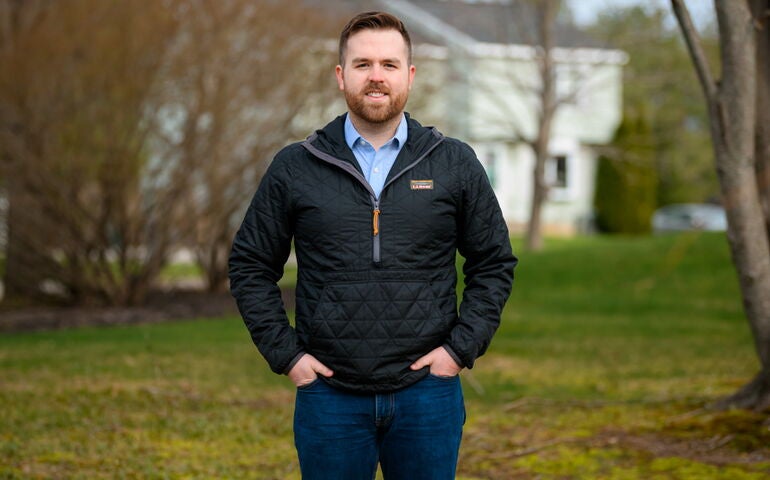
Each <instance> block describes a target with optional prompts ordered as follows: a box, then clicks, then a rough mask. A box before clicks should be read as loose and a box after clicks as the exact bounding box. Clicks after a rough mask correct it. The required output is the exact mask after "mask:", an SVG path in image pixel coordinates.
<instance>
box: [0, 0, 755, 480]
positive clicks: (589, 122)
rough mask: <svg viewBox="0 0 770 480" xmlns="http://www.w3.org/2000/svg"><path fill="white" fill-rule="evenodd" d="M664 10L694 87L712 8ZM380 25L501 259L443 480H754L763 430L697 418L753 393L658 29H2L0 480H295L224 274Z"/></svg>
mask: <svg viewBox="0 0 770 480" xmlns="http://www.w3.org/2000/svg"><path fill="white" fill-rule="evenodd" d="M684 3H685V4H686V5H687V6H688V7H689V9H690V13H691V14H692V18H693V20H694V22H695V27H696V28H697V31H698V33H699V36H700V45H702V48H703V52H704V55H705V57H706V58H707V59H708V60H709V61H710V62H711V65H712V66H714V67H715V73H716V74H718V73H719V70H720V61H719V42H720V37H719V31H718V29H717V23H716V18H715V14H714V6H713V4H712V3H711V2H706V1H700V0H689V1H687V2H684ZM760 3H761V1H760V2H754V4H756V5H759V4H760ZM768 8H770V7H768ZM383 9H384V10H387V11H390V12H392V13H394V14H396V15H397V16H399V17H400V18H401V19H402V20H404V22H405V24H406V26H407V28H408V29H409V31H410V33H411V34H412V39H413V43H414V46H415V51H414V63H415V65H416V67H417V75H416V79H415V85H414V88H413V90H412V92H411V95H410V99H409V103H408V105H407V111H408V112H410V114H411V115H412V116H413V117H414V118H416V119H417V120H419V121H420V122H421V123H423V124H424V125H435V126H437V127H438V128H439V129H440V130H441V131H442V132H444V133H445V134H447V135H450V136H455V137H459V138H461V139H462V140H464V141H466V142H467V143H469V144H470V145H471V146H472V147H473V149H474V150H475V152H476V154H477V155H478V157H479V160H480V161H481V162H482V164H483V165H484V167H485V169H486V171H487V173H488V177H489V180H490V183H491V184H492V186H493V188H494V189H495V192H496V194H497V197H498V200H499V202H500V205H501V207H502V210H503V213H504V215H505V218H506V221H507V223H508V225H509V227H510V230H511V233H512V240H511V241H512V244H513V246H514V251H515V252H516V253H517V255H518V256H519V257H520V260H521V263H520V265H519V267H518V268H517V270H516V283H515V285H514V291H513V294H512V296H511V299H510V301H509V302H508V304H507V306H506V308H505V310H504V312H503V318H502V324H501V327H500V330H499V331H498V333H497V335H496V337H495V339H494V341H493V343H492V345H491V347H490V349H489V352H488V353H487V355H486V356H485V357H483V358H482V359H480V361H479V362H478V364H477V366H476V367H475V368H474V369H473V370H472V371H464V372H463V374H462V375H463V385H464V388H465V395H466V405H467V409H468V413H469V416H468V422H467V424H466V426H465V433H464V438H463V447H462V450H461V460H460V466H459V474H458V475H459V478H464V479H515V478H521V479H528V478H560V479H561V478H613V479H614V478H617V479H637V478H638V479H648V478H661V479H668V478H688V479H689V478H693V479H704V478H717V479H721V478H724V479H761V478H768V477H767V476H768V475H770V447H769V445H770V420H768V411H767V409H766V408H765V409H764V410H762V409H761V408H759V409H753V410H752V409H747V410H740V411H739V410H719V409H713V408H712V406H713V405H714V403H715V402H717V401H718V400H719V399H721V398H724V397H725V396H726V395H729V394H731V393H734V392H735V391H736V390H737V389H739V388H740V387H741V386H742V385H744V384H746V382H747V381H749V380H750V379H751V378H752V377H753V376H754V375H755V374H756V373H757V371H759V370H761V371H764V372H766V371H767V368H765V369H764V370H762V365H761V364H759V363H758V361H757V351H756V344H757V342H758V341H761V338H760V337H755V336H753V335H752V333H753V331H752V329H751V328H750V324H749V322H747V321H746V315H745V313H744V309H743V307H744V304H743V303H742V297H741V291H740V288H739V282H738V277H737V276H736V272H735V269H734V267H733V264H732V262H731V256H730V250H729V248H728V241H727V236H726V234H725V230H726V228H727V222H726V218H725V209H724V208H723V205H722V198H721V196H720V187H719V182H718V180H717V173H716V171H717V170H716V168H715V160H716V159H715V154H714V149H713V148H712V144H711V136H710V130H709V117H708V110H707V105H706V103H705V101H704V96H703V92H702V89H701V86H700V85H699V83H698V78H697V77H696V74H695V70H694V68H693V63H692V60H691V59H690V56H689V54H688V51H687V48H686V45H685V42H684V41H683V38H682V33H681V31H680V29H679V26H678V25H677V20H676V18H675V17H674V14H673V11H672V7H671V3H670V2H668V1H663V0H657V1H641V0H563V1H558V0H409V1H406V0H388V1H376V0H371V1H368V0H360V1H357V0H122V1H105V0H0V272H2V288H0V291H1V292H2V301H1V302H0V403H2V404H3V406H4V407H3V409H2V410H3V412H2V414H0V478H14V479H15V478H260V479H262V478H299V472H298V468H297V464H296V457H295V454H294V450H293V447H292V439H291V416H292V402H293V388H292V387H291V386H290V385H289V382H288V381H287V380H286V379H285V378H283V377H280V376H276V375H274V374H272V373H271V372H270V371H269V369H268V367H267V365H266V364H265V363H264V361H263V360H262V359H261V357H259V355H258V353H257V351H256V350H255V349H254V347H253V345H252V344H251V340H250V338H249V335H248V332H247V331H246V329H245V328H244V326H243V323H242V321H241V319H240V317H239V315H238V314H237V312H236V310H235V305H234V302H233V300H232V299H231V298H230V296H229V293H228V281H227V257H228V254H229V250H230V247H231V242H232V238H233V236H234V234H235V231H236V229H237V228H238V226H239V225H240V222H241V220H242V218H243V215H244V213H245V210H246V207H247V205H248V202H249V201H250V199H251V197H252V195H253V193H254V192H255V190H256V188H257V186H258V185H259V182H260V179H261V176H262V174H263V173H264V171H265V169H266V168H267V166H268V165H269V163H270V161H271V159H272V158H273V156H274V154H275V153H276V152H277V151H278V150H279V149H280V148H281V147H283V146H284V145H286V144H288V143H290V142H295V141H300V140H303V139H304V138H305V137H307V136H308V135H310V134H311V133H312V132H313V130H314V129H316V128H320V127H322V126H323V125H325V124H326V123H327V122H328V121H330V120H331V119H332V118H334V117H335V116H337V115H339V114H342V113H344V112H345V110H346V106H345V103H344V99H343V98H342V96H341V94H340V92H338V90H337V85H336V82H335V79H334V74H333V70H334V66H335V64H336V63H337V38H338V35H339V32H340V30H341V28H342V27H343V26H344V24H345V23H346V22H347V20H348V19H349V18H351V17H352V16H353V15H354V14H356V13H358V12H361V11H366V10H383ZM758 18H766V16H765V17H758ZM758 22H759V20H758ZM760 23H761V22H760ZM760 23H758V24H757V25H759V24H760ZM757 28H759V27H757ZM763 31H764V32H767V29H765V30H763ZM717 76H718V75H717ZM768 78H770V76H768ZM769 171H770V170H769ZM767 183H768V185H770V182H767ZM461 265H462V259H458V272H459V274H460V276H462V270H461ZM296 268H297V267H296V262H295V261H294V260H293V259H290V260H289V262H288V264H287V266H286V271H285V275H284V278H283V279H282V280H281V282H280V286H281V288H282V294H283V299H284V304H285V307H286V311H287V314H288V317H289V319H290V321H293V302H294V298H293V297H294V282H295V278H296ZM460 283H462V282H460ZM458 288H459V289H460V290H462V285H460V286H459V287H458ZM169 320H174V321H173V322H172V321H169ZM756 331H759V330H756ZM757 339H760V340H757ZM768 386H769V387H768V389H766V390H765V394H767V392H768V391H770V381H769V382H768ZM768 398H770V397H768ZM759 404H761V402H760V403H759ZM765 406H766V405H765Z"/></svg>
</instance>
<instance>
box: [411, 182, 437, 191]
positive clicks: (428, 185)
mask: <svg viewBox="0 0 770 480" xmlns="http://www.w3.org/2000/svg"><path fill="white" fill-rule="evenodd" d="M411 187H412V190H433V180H412V181H411Z"/></svg>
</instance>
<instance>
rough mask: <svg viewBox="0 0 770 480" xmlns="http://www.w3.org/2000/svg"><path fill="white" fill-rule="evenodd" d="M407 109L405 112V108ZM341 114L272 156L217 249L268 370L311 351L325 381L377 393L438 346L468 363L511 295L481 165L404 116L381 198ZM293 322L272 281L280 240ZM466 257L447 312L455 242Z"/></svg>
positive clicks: (414, 374)
mask: <svg viewBox="0 0 770 480" xmlns="http://www.w3.org/2000/svg"><path fill="white" fill-rule="evenodd" d="M407 118H408V117H407ZM343 124H344V116H340V117H338V118H337V119H335V120H334V121H332V122H331V123H330V124H329V125H327V126H326V127H325V128H324V129H323V130H319V131H318V132H316V133H315V134H314V135H312V136H311V137H309V138H308V139H307V140H306V141H305V142H302V143H297V144H293V145H290V146H288V147H286V148H284V149H283V150H282V151H281V152H279V153H278V155H277V156H276V157H275V159H274V160H273V162H272V163H271V165H270V167H269V168H268V171H267V173H266V174H265V176H264V178H263V179H262V182H261V184H260V186H259V189H258V190H257V193H256V194H255V195H254V198H253V199H252V201H251V205H250V206H249V208H248V211H247V212H246V217H245V219H244V221H243V224H242V225H241V228H240V229H239V231H238V233H237V234H236V237H235V241H234V243H233V249H232V253H231V255H230V287H231V290H232V293H233V296H234V297H235V299H236V300H237V303H238V308H239V309H240V312H241V315H242V316H243V319H244V321H245V323H246V326H247V327H248V329H249V331H250V332H251V336H252V339H253V340H254V343H255V344H256V345H257V347H258V348H259V351H260V352H261V353H262V355H264V357H265V358H266V360H267V362H268V363H269V364H270V367H271V368H272V370H273V371H275V372H277V373H286V372H288V371H289V370H290V369H291V367H292V366H293V365H294V363H295V362H296V361H297V360H299V357H300V356H301V355H302V354H303V353H305V352H308V353H311V354H312V355H314V356H315V357H316V358H318V359H319V360H320V361H321V362H323V363H324V364H325V365H327V366H328V367H329V368H331V369H332V370H333V371H334V376H333V377H331V378H329V379H327V381H328V383H329V384H331V385H332V386H336V387H340V388H344V389H348V390H357V391H362V392H386V391H392V390H396V389H398V388H402V387H405V386H408V385H410V384H412V383H414V382H416V381H417V380H419V379H421V378H422V377H424V376H425V375H427V373H428V369H427V368H425V369H423V370H421V371H411V370H410V369H409V365H410V364H411V363H412V362H414V361H415V360H416V359H417V358H419V357H420V356H422V355H424V354H426V353H428V352H430V351H431V350H432V349H434V348H436V347H438V346H442V345H443V346H445V347H446V348H447V351H449V353H450V355H452V356H453V357H454V359H455V361H457V362H458V364H460V365H462V366H465V367H468V368H471V367H472V366H473V363H474V361H475V360H476V358H477V357H479V356H480V355H482V354H483V353H484V351H485V350H486V348H487V346H488V345H489V342H490V340H491V338H492V335H493V334H494V332H495V330H496V329H497V326H498V325H499V323H500V312H501V310H502V308H503V305H504V304H505V301H506V299H507V298H508V295H509V294H510V289H511V283H512V281H513V268H514V266H515V265H516V261H517V260H516V258H515V257H514V256H513V254H512V253H511V247H510V242H509V239H508V230H507V228H506V225H505V222H504V221H503V217H502V214H501V212H500V207H499V205H498V203H497V199H496V198H495V195H494V193H493V191H492V188H491V187H490V185H489V181H488V179H487V176H486V173H485V171H484V169H483V167H482V166H481V164H480V163H479V161H478V160H477V159H476V156H475V154H474V153H473V151H472V150H471V148H470V147H468V146H467V145H466V144H464V143H462V142H460V141H458V140H455V139H452V138H447V137H444V136H443V135H441V133H439V132H438V131H437V130H436V129H431V128H425V127H422V126H421V125H420V124H419V123H417V122H416V121H414V120H411V119H409V118H408V139H407V142H406V144H405V145H404V147H403V148H402V149H401V152H400V153H399V155H398V157H397V159H396V162H395V164H394V165H393V168H392V169H391V171H390V173H389V175H388V179H387V180H386V183H385V187H384V189H383V191H382V194H381V196H380V198H379V199H378V198H376V197H375V195H374V193H373V192H372V190H371V187H369V185H368V184H367V182H366V180H365V179H364V176H363V175H362V173H361V171H360V168H359V166H358V162H357V161H356V160H355V157H354V156H353V152H351V150H350V149H349V148H348V146H347V144H346V143H345V136H344V129H343ZM292 238H293V239H294V245H295V251H296V255H297V264H298V278H297V291H296V299H297V303H296V322H295V323H296V328H292V327H291V326H290V324H289V321H288V319H287V316H286V313H285V312H284V308H283V304H282V303H281V295H280V291H279V289H278V286H277V285H276V282H278V280H279V279H280V278H281V276H282V274H283V265H284V263H285V262H286V260H287V258H288V256H289V251H290V246H291V240H292ZM456 251H459V252H460V254H461V255H463V256H464V257H465V259H466V260H465V266H464V274H465V282H466V286H465V291H464V294H463V299H462V303H461V305H460V309H459V315H458V311H457V300H456V295H455V286H456V281H457V275H456V270H455V252H456Z"/></svg>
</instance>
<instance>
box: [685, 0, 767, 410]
mask: <svg viewBox="0 0 770 480" xmlns="http://www.w3.org/2000/svg"><path fill="white" fill-rule="evenodd" d="M715 3H716V10H717V20H718V23H719V37H720V47H721V60H722V80H721V82H720V83H717V82H715V81H714V80H713V79H712V77H711V72H710V71H709V69H708V65H707V63H706V61H705V56H704V55H703V52H702V50H701V49H700V44H699V42H698V39H697V34H696V32H695V29H694V28H693V26H692V22H691V21H690V18H689V14H688V13H687V9H686V7H684V4H683V2H682V0H672V5H673V7H674V10H675V12H676V14H677V18H678V20H679V23H680V25H681V27H682V32H683V33H684V35H685V40H686V41H687V46H688V49H689V50H690V53H691V56H692V57H693V61H694V63H695V66H696V69H697V71H698V77H699V80H700V81H701V85H702V87H703V90H704V92H705V95H706V99H707V103H708V109H709V121H710V128H711V136H712V142H713V146H714V152H715V158H716V167H717V173H718V176H719V183H720V190H721V193H722V199H723V202H724V205H725V210H726V213H727V222H728V230H727V238H728V241H729V244H730V250H731V253H732V260H733V263H734V265H735V268H736V270H737V272H738V279H739V283H740V289H741V295H742V299H743V306H744V310H745V313H746V317H747V319H748V321H749V325H750V327H751V331H752V333H753V335H754V342H755V346H756V350H757V354H758V356H759V360H760V363H761V368H760V373H759V374H758V375H757V377H756V378H755V379H754V380H752V381H751V382H750V383H748V384H747V385H746V386H744V387H743V388H742V389H740V390H739V391H738V392H736V393H735V394H734V395H732V396H730V397H728V398H726V399H724V400H722V401H720V402H719V403H718V405H717V406H720V407H729V406H736V407H743V408H757V409H761V408H764V407H766V406H767V404H768V401H767V400H768V397H770V381H768V372H769V371H770V241H768V233H767V228H766V227H765V216H764V213H763V211H762V206H761V202H760V189H759V188H758V182H757V175H756V163H757V162H756V160H757V159H756V157H755V155H756V144H757V142H756V141H755V140H756V139H755V131H756V121H757V110H756V108H757V106H756V100H757V62H756V52H757V50H756V48H757V47H756V45H757V41H756V39H757V35H756V30H755V22H754V17H753V16H752V11H751V8H750V4H749V3H750V2H749V1H748V0H746V1H743V2H738V1H735V0H717V1H716V2H715Z"/></svg>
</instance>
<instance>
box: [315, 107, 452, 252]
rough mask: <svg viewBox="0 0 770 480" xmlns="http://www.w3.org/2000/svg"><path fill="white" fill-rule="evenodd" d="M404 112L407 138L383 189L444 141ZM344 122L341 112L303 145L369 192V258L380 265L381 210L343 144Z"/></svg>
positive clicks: (350, 152) (439, 134)
mask: <svg viewBox="0 0 770 480" xmlns="http://www.w3.org/2000/svg"><path fill="white" fill-rule="evenodd" d="M405 115H406V121H407V125H408V135H407V141H406V144H405V145H404V147H403V148H402V149H401V152H400V153H399V155H398V157H396V162H395V163H394V164H393V167H392V168H391V169H390V173H389V174H388V178H387V179H386V180H385V185H384V186H383V188H382V191H383V192H384V191H385V189H386V188H388V186H389V185H390V184H391V183H393V182H394V181H396V180H397V179H398V178H399V177H401V176H402V175H403V174H405V173H406V172H408V171H409V170H410V169H412V168H413V167H414V166H415V165H417V164H418V163H420V162H421V161H422V160H423V159H424V158H425V157H427V156H428V155H429V154H430V152H432V151H433V150H434V149H435V148H436V147H437V146H438V145H439V144H440V143H441V142H442V141H444V136H443V135H442V134H441V133H440V132H439V131H438V130H437V129H436V128H435V127H430V128H428V127H423V126H422V125H420V124H419V122H417V121H415V120H412V119H411V118H409V114H408V113H405ZM344 124H345V115H340V116H339V117H337V118H335V119H334V120H332V121H331V122H330V123H329V124H328V125H326V127H324V128H323V129H322V130H317V131H316V132H315V133H314V134H312V135H311V136H309V137H308V138H307V140H305V141H304V142H302V146H303V147H304V148H305V149H306V150H307V151H308V152H310V153H311V154H312V155H313V156H315V157H316V158H318V159H319V160H322V161H324V162H327V163H330V164H332V165H334V166H336V167H338V168H340V169H342V170H344V171H345V172H347V173H348V174H349V175H351V176H353V177H354V178H355V179H356V180H358V182H359V183H360V184H361V185H362V186H363V187H364V188H365V189H366V191H367V192H369V197H370V201H371V203H372V261H373V262H374V263H375V264H377V265H379V264H380V262H381V260H382V259H381V255H380V230H381V229H380V215H381V213H382V210H381V209H380V198H378V197H377V195H376V194H375V193H374V190H373V189H372V187H371V186H370V185H369V183H368V182H367V181H366V178H365V177H364V174H363V173H362V172H361V168H360V166H359V165H358V162H357V161H356V159H355V157H354V156H353V152H352V151H351V150H350V147H348V146H347V144H346V143H345V130H344Z"/></svg>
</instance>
